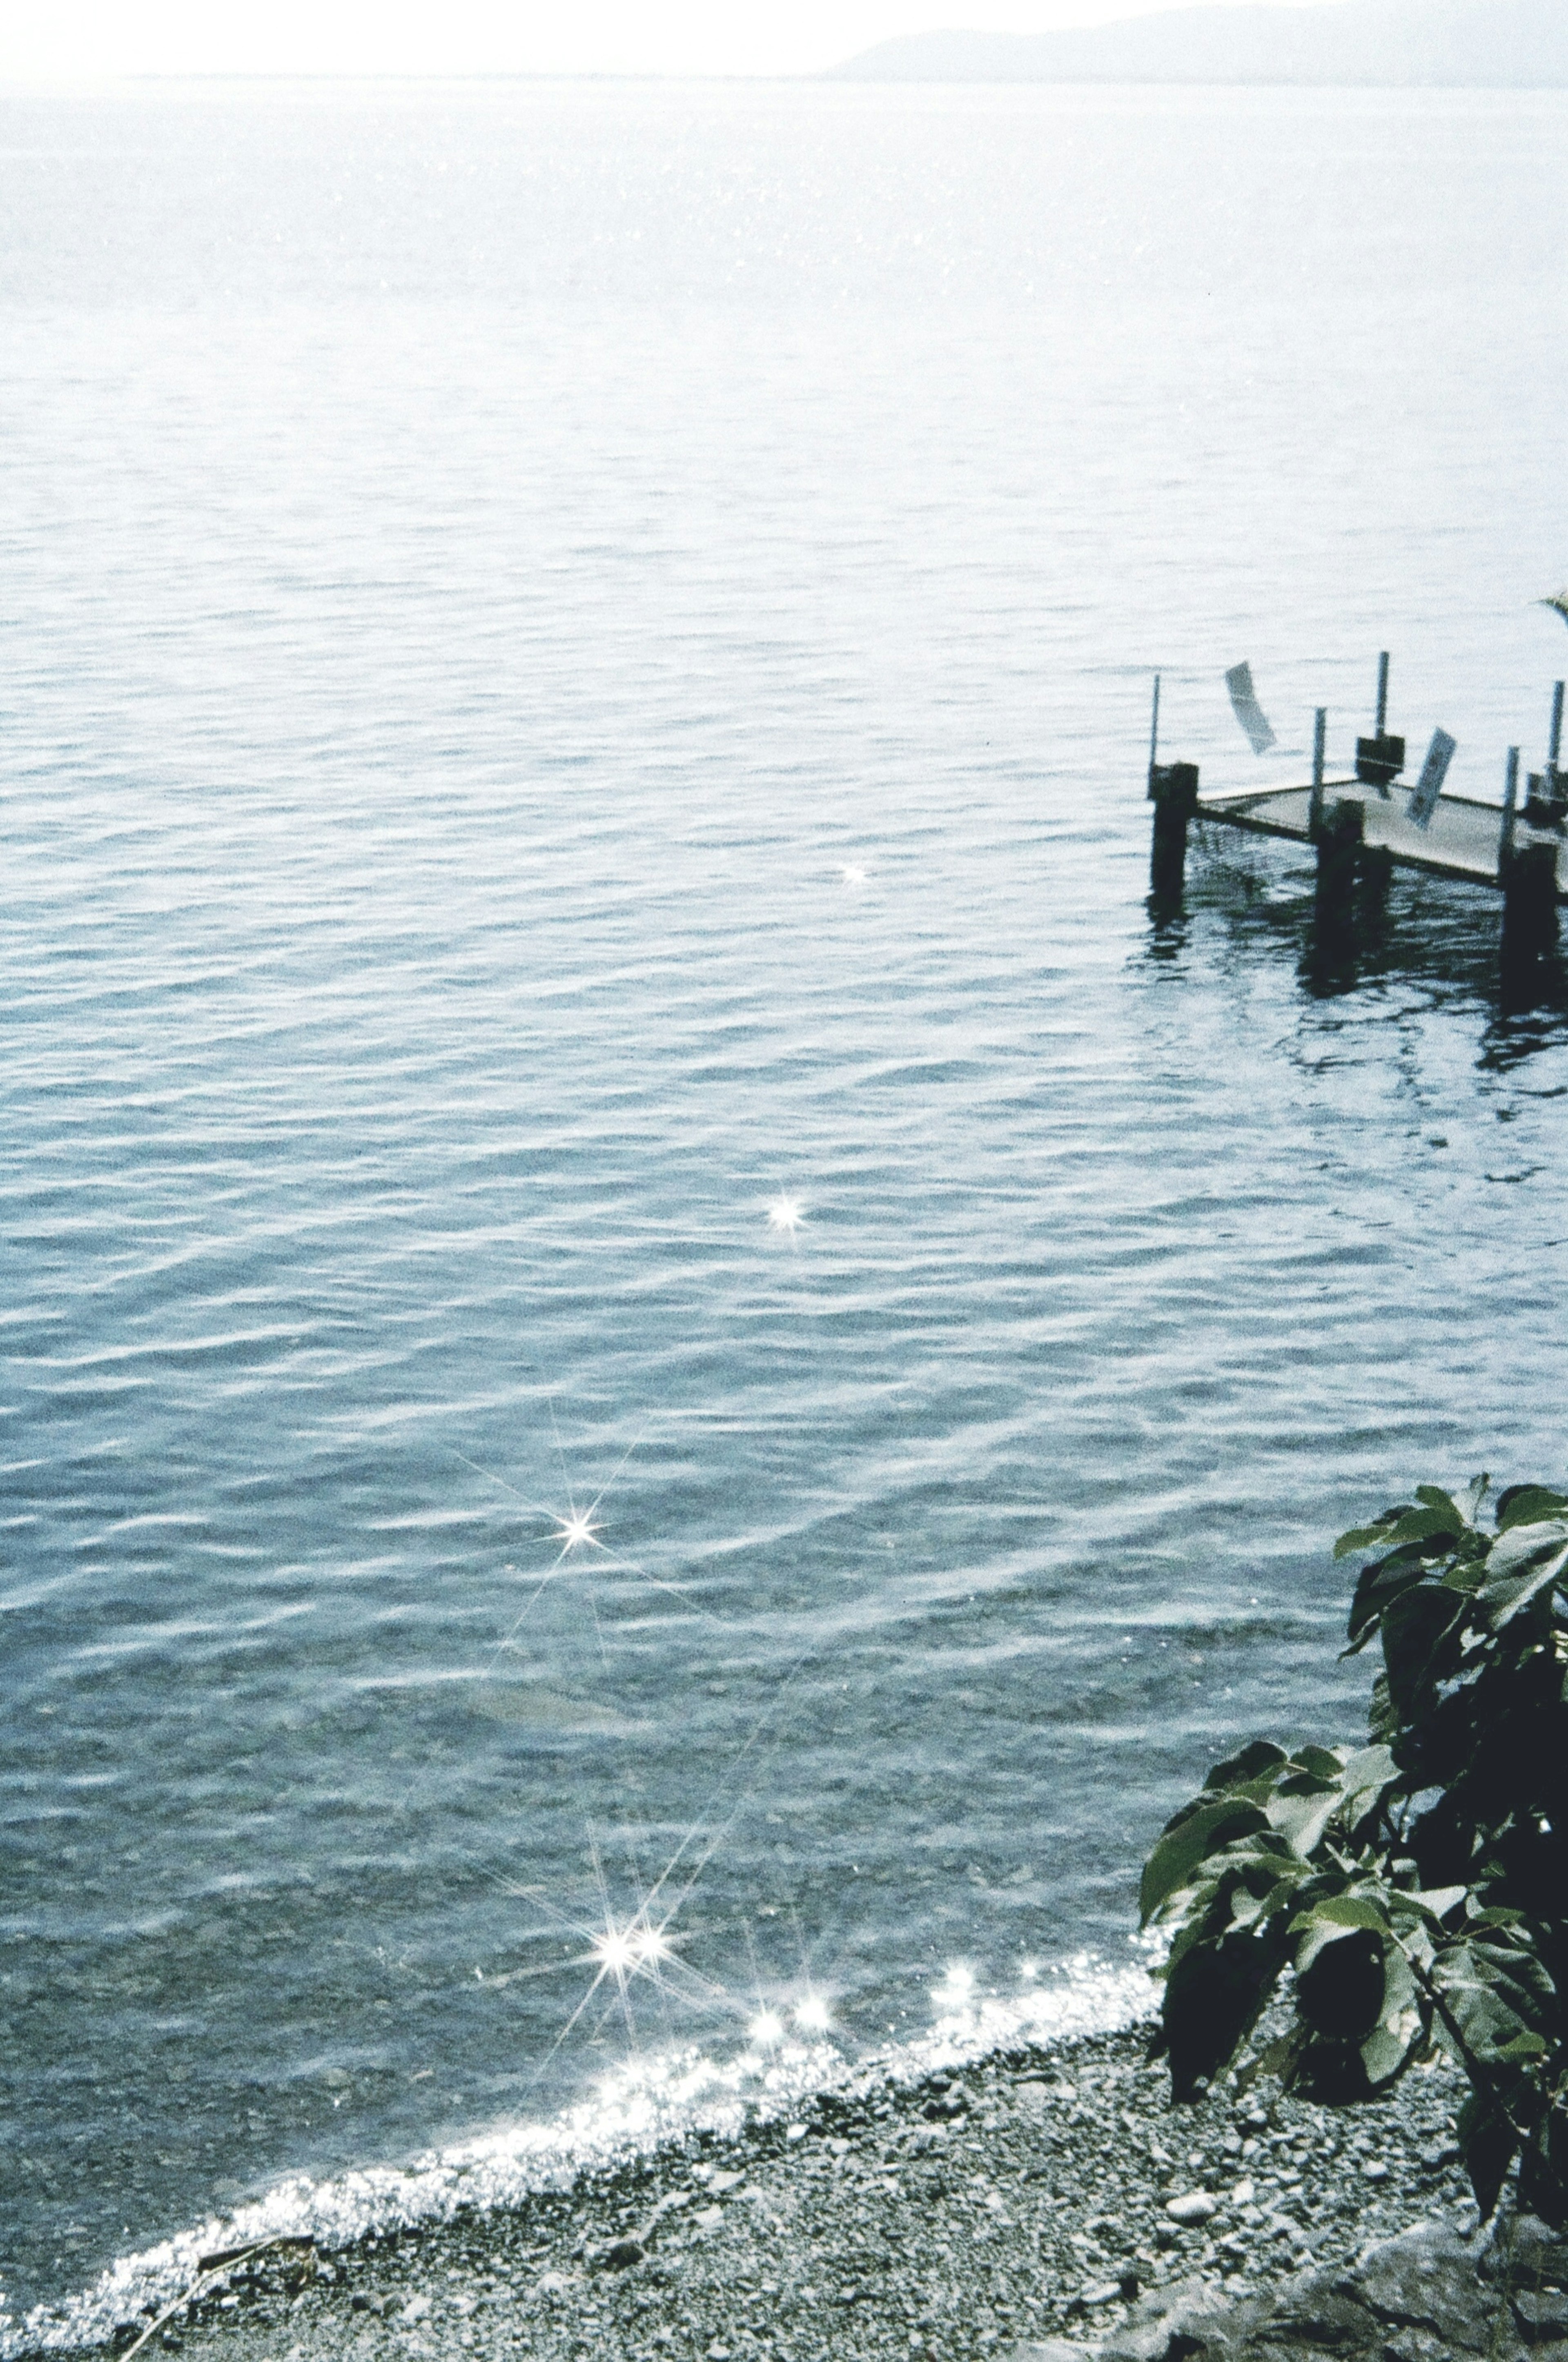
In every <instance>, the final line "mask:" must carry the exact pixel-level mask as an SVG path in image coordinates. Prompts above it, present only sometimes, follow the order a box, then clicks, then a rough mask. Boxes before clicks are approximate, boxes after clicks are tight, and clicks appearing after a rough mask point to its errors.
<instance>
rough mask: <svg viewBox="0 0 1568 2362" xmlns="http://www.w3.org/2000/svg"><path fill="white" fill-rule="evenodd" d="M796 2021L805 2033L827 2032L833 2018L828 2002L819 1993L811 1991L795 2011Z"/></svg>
mask: <svg viewBox="0 0 1568 2362" xmlns="http://www.w3.org/2000/svg"><path fill="white" fill-rule="evenodd" d="M795 2023H796V2025H798V2026H799V2027H800V2028H801V2032H802V2033H803V2034H825V2033H826V2032H827V2030H828V2027H829V2026H830V2025H832V2024H833V2019H832V2017H831V2015H830V2014H829V2012H828V2005H827V2003H826V2002H825V2001H823V1999H822V1998H821V1996H820V1995H819V1994H817V1993H809V1994H808V1995H807V1997H806V1999H805V2000H804V2001H803V2002H801V2004H800V2006H799V2007H798V2008H797V2010H796V2012H795Z"/></svg>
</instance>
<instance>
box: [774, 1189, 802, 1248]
mask: <svg viewBox="0 0 1568 2362" xmlns="http://www.w3.org/2000/svg"><path fill="white" fill-rule="evenodd" d="M805 1219H806V1209H805V1208H804V1206H803V1205H802V1204H801V1200H800V1198H790V1197H786V1196H783V1195H780V1196H778V1197H777V1198H774V1200H773V1202H772V1204H771V1205H770V1206H769V1207H768V1209H767V1227H768V1229H769V1230H770V1231H782V1232H783V1233H784V1235H785V1237H786V1238H790V1239H792V1238H793V1237H794V1235H795V1233H796V1231H798V1230H799V1229H800V1227H801V1223H802V1222H803V1221H804V1220H805Z"/></svg>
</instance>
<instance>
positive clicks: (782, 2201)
mask: <svg viewBox="0 0 1568 2362" xmlns="http://www.w3.org/2000/svg"><path fill="white" fill-rule="evenodd" d="M1150 2031H1151V2028H1150V2025H1149V2023H1148V2022H1147V2020H1137V2021H1134V2020H1132V2019H1131V2018H1129V2019H1128V2020H1127V2021H1126V2022H1124V2023H1122V2024H1121V2025H1118V2026H1115V2027H1110V2028H1106V2029H1100V2030H1096V2031H1083V2030H1077V2031H1075V2030H1063V2031H1060V2032H1058V2033H1057V2034H1056V2035H1055V2036H1050V2035H1036V2036H1034V2037H1032V2036H1030V2034H1029V2032H1028V2030H1027V2028H1025V2027H1023V2026H1021V2025H1019V2024H1017V2023H1014V2024H1013V2025H1011V2026H1010V2027H1003V2026H1001V2025H999V2024H998V2023H997V2022H996V2020H995V2018H994V2017H993V2019H992V2022H991V2023H990V2025H989V2026H988V2036H989V2037H990V2038H988V2039H980V2040H975V2039H971V2041H970V2042H969V2044H968V2045H967V2047H966V2045H965V2043H964V2041H963V2039H962V2031H961V2028H960V2027H959V2026H958V2025H956V2024H951V2025H948V2026H946V2027H944V2028H939V2029H937V2030H935V2031H933V2036H931V2037H929V2038H928V2040H927V2041H926V2042H925V2043H923V2044H921V2045H918V2046H910V2047H908V2048H907V2049H905V2050H904V2051H902V2052H900V2056H899V2058H898V2059H897V2060H896V2061H894V2060H893V2059H890V2058H887V2057H883V2058H879V2059H878V2060H876V2061H874V2062H870V2063H868V2064H867V2065H865V2066H863V2067H861V2068H860V2069H858V2070H853V2071H849V2072H845V2073H843V2074H841V2075H840V2076H839V2077H837V2078H836V2079H834V2080H831V2081H819V2082H818V2083H816V2084H815V2086H814V2087H812V2088H811V2089H810V2090H807V2089H805V2088H803V2087H801V2088H798V2089H797V2090H796V2091H795V2092H792V2093H791V2092H788V2091H785V2090H783V2089H779V2088H776V2090H775V2092H773V2093H772V2094H771V2095H770V2099H769V2101H768V2102H767V2103H763V2104H761V2105H758V2104H757V2103H756V2100H755V2099H754V2100H753V2101H752V2102H751V2103H749V2104H748V2103H747V2102H746V2101H745V2100H741V2099H739V2098H737V2099H736V2101H735V2103H734V2106H733V2107H732V2108H731V2109H730V2111H729V2112H728V2117H727V2120H725V2118H724V2117H723V2114H722V2113H721V2112H718V2111H715V2112H714V2113H713V2115H712V2117H711V2118H710V2120H709V2121H706V2122H703V2123H700V2124H699V2123H697V2122H695V2121H691V2122H689V2123H688V2124H687V2125H686V2126H685V2127H684V2129H682V2130H680V2131H679V2132H674V2133H670V2134H668V2135H667V2136H665V2137H664V2138H663V2139H662V2140H660V2141H659V2142H658V2143H657V2145H650V2146H645V2147H622V2148H621V2150H620V2151H619V2152H618V2153H610V2152H602V2153H601V2154H600V2155H599V2156H598V2157H597V2158H590V2157H587V2156H584V2157H582V2158H580V2159H579V2161H578V2163H577V2165H576V2168H575V2169H574V2170H571V2171H565V2170H559V2171H557V2172H556V2173H555V2174H553V2175H551V2176H550V2177H549V2178H545V2177H543V2176H541V2178H540V2179H539V2180H537V2181H536V2183H535V2185H534V2186H533V2187H532V2188H530V2189H528V2190H526V2191H517V2192H515V2193H514V2194H513V2195H512V2196H510V2197H507V2198H497V2197H495V2196H493V2195H491V2196H490V2197H486V2196H484V2195H482V2194H480V2192H481V2190H482V2188H483V2185H482V2184H480V2185H477V2186H476V2185H475V2184H474V2183H473V2182H472V2180H471V2177H470V2178H469V2186H468V2187H465V2186H464V2180H463V2177H462V2176H461V2174H460V2170H459V2169H456V2168H454V2169H453V2180H452V2182H451V2185H450V2188H449V2193H448V2203H447V2207H446V2209H445V2211H444V2212H443V2213H436V2212H434V2211H431V2210H429V2209H427V2210H426V2211H425V2213H423V2214H421V2215H419V2216H408V2215H406V2214H405V2215H403V2216H402V2217H400V2216H399V2215H398V2214H397V2213H396V2212H395V2211H394V2210H393V2209H392V2207H391V2206H390V2205H387V2206H386V2207H385V2208H384V2211H383V2212H382V2213H381V2215H380V2216H379V2218H377V2219H375V2220H371V2219H370V2218H369V2217H366V2218H364V2219H362V2220H361V2223H360V2224H359V2228H358V2229H357V2230H355V2231H353V2232H351V2233H350V2234H349V2235H347V2236H339V2237H337V2238H334V2236H333V2235H332V2234H331V2232H330V2231H329V2230H328V2229H327V2228H326V2225H325V2224H324V2225H323V2228H322V2229H321V2231H320V2232H318V2234H317V2235H315V2241H314V2245H313V2244H311V2243H310V2242H309V2241H305V2242H300V2241H298V2240H297V2239H296V2241H295V2244H293V2246H290V2245H287V2244H286V2242H287V2240H288V2236H289V2235H288V2234H287V2233H286V2232H285V2231H284V2230H282V2227H280V2228H279V2229H278V2230H277V2231H276V2232H275V2233H274V2234H273V2236H274V2238H275V2240H276V2241H277V2243H278V2244H275V2245H273V2246H270V2247H267V2248H265V2249H263V2250H262V2251H260V2252H259V2253H256V2254H254V2255H252V2256H249V2257H243V2258H241V2259H240V2260H239V2261H237V2263H236V2264H235V2266H234V2267H233V2268H232V2269H230V2270H228V2271H226V2272H219V2273H215V2274H213V2275H212V2276H210V2277H209V2279H207V2280H206V2282H205V2283H204V2286H203V2288H202V2290H201V2292H200V2294H199V2295H198V2296H197V2297H196V2298H195V2299H194V2300H193V2302H192V2303H191V2304H190V2305H189V2306H188V2307H187V2308H186V2309H184V2310H183V2311H182V2312H175V2313H174V2314H173V2316H172V2317H171V2319H170V2320H169V2322H168V2323H167V2324H166V2325H164V2326H163V2327H162V2328H161V2330H160V2332H159V2333H158V2334H156V2335H154V2336H153V2337H152V2338H151V2339H150V2340H149V2345H148V2346H147V2347H146V2348H144V2350H146V2351H149V2352H151V2353H153V2354H155V2355H160V2354H162V2353H164V2352H172V2351H178V2350H180V2349H182V2348H186V2347H189V2348H192V2349H193V2350H196V2349H199V2350H201V2351H202V2352H205V2350H206V2349H207V2348H208V2347H209V2346H210V2347H213V2348H214V2349H215V2352H214V2357H213V2362H327V2357H328V2356H342V2355H343V2354H345V2353H349V2354H352V2355H353V2356H356V2357H358V2362H370V2357H371V2356H382V2355H384V2356H387V2357H388V2362H392V2357H407V2362H425V2357H440V2362H458V2357H459V2356H468V2355H470V2354H476V2353H477V2354H480V2355H483V2354H485V2353H488V2352H490V2351H492V2350H493V2351H496V2352H498V2353H499V2352H501V2351H502V2350H504V2351H507V2352H515V2351H526V2352H530V2353H536V2354H539V2355H541V2356H552V2357H553V2356H563V2357H565V2356H570V2355H572V2354H580V2353H583V2352H585V2351H586V2352H591V2353H592V2354H594V2355H599V2354H603V2355H606V2356H627V2357H634V2356H650V2357H651V2356H660V2355H665V2354H690V2355H692V2356H712V2357H713V2362H719V2355H720V2353H721V2352H722V2353H723V2354H727V2355H729V2356H740V2355H741V2354H745V2355H747V2356H756V2357H758V2362H761V2357H766V2356H777V2357H780V2362H806V2357H813V2356H823V2357H826V2356H830V2355H831V2356H834V2357H835V2362H836V2357H839V2356H844V2355H845V2354H850V2355H867V2356H886V2355H891V2354H893V2353H898V2354H900V2355H914V2356H931V2357H939V2362H946V2357H949V2356H953V2357H959V2356H965V2357H968V2356H976V2357H979V2356H986V2355H988V2354H989V2353H990V2352H991V2351H992V2349H993V2348H998V2347H1000V2348H1002V2349H1003V2350H1005V2346H1006V2344H1007V2343H1008V2342H1010V2341H1011V2340H1014V2339H1019V2338H1027V2337H1030V2336H1045V2335H1064V2334H1066V2335H1068V2336H1074V2335H1077V2336H1089V2335H1103V2334H1106V2332H1108V2331H1109V2330H1110V2329H1112V2328H1114V2327H1115V2325H1116V2324H1117V2323H1119V2322H1120V2321H1121V2320H1124V2319H1125V2318H1126V2315H1127V2312H1128V2310H1129V2308H1130V2306H1131V2304H1132V2302H1133V2301H1136V2299H1137V2297H1138V2296H1139V2295H1140V2294H1141V2293H1146V2292H1147V2291H1148V2290H1151V2289H1157V2288H1159V2287H1160V2286H1162V2285H1165V2284H1168V2283H1170V2282H1174V2281H1176V2280H1178V2279H1190V2278H1192V2277H1193V2276H1194V2275H1196V2276H1198V2277H1199V2278H1201V2279H1206V2280H1208V2281H1209V2282H1210V2283H1211V2284H1212V2286H1213V2287H1214V2289H1215V2290H1216V2291H1217V2292H1220V2293H1227V2294H1233V2295H1255V2294H1260V2293H1268V2292H1270V2291H1272V2290H1275V2289H1276V2288H1278V2287H1280V2286H1282V2285H1284V2284H1286V2282H1288V2281H1289V2280H1290V2279H1293V2278H1295V2277H1296V2276H1297V2275H1298V2274H1299V2273H1301V2272H1303V2271H1305V2270H1307V2269H1309V2268H1316V2267H1320V2266H1322V2265H1324V2264H1329V2263H1338V2262H1340V2261H1341V2260H1347V2259H1349V2258H1350V2257H1353V2256H1355V2255H1356V2254H1359V2253H1360V2252H1361V2250H1362V2249H1363V2248H1364V2246H1367V2245H1369V2244H1371V2243H1373V2242H1375V2241H1376V2240H1379V2239H1382V2238H1385V2237H1387V2236H1389V2235H1392V2234H1394V2233H1396V2232H1397V2231H1399V2230H1403V2229H1405V2228H1407V2227H1408V2226H1409V2225H1410V2224H1413V2223H1415V2222H1418V2221H1423V2220H1432V2219H1434V2218H1437V2219H1441V2220H1443V2221H1444V2222H1445V2223H1446V2224H1448V2226H1449V2227H1450V2228H1454V2227H1457V2228H1459V2229H1460V2231H1461V2233H1462V2235H1463V2234H1465V2233H1467V2232H1468V2231H1469V2230H1470V2229H1471V2228H1472V2227H1473V2226H1474V2222H1475V2219H1476V2218H1475V2210H1474V2205H1473V2203H1472V2202H1471V2201H1470V2199H1469V2194H1468V2191H1467V2189H1466V2187H1465V2185H1464V2183H1463V2178H1462V2176H1461V2175H1460V2173H1459V2170H1458V2163H1457V2149H1456V2147H1454V2145H1453V2142H1452V2114H1453V2110H1454V2108H1455V2106H1456V2105H1457V2103H1458V2100H1459V2098H1460V2096H1461V2093H1460V2091H1459V2087H1458V2085H1457V2083H1456V2081H1455V2080H1454V2078H1453V2077H1452V2074H1451V2073H1449V2072H1448V2071H1447V2070H1444V2069H1441V2068H1439V2069H1434V2070H1430V2071H1422V2072H1418V2073H1415V2074H1413V2075H1411V2076H1410V2077H1408V2079H1407V2080H1406V2082H1405V2083H1404V2084H1403V2085H1401V2086H1400V2088H1399V2089H1398V2091H1397V2092H1396V2093H1394V2094H1393V2095H1392V2096H1391V2097H1390V2098H1388V2099H1387V2100H1385V2101H1383V2102H1380V2103H1375V2104H1368V2105H1365V2106H1363V2107H1360V2108H1355V2109H1342V2110H1338V2111H1333V2110H1329V2109H1326V2108H1320V2107H1316V2106H1314V2105H1311V2104H1310V2103H1305V2102H1299V2101H1295V2100H1291V2099H1287V2098H1285V2097H1284V2096H1283V2095H1280V2094H1279V2093H1277V2092H1274V2091H1272V2090H1269V2091H1255V2092H1249V2093H1244V2094H1242V2093H1238V2092H1236V2091H1235V2090H1234V2089H1233V2088H1231V2089H1227V2090H1225V2091H1220V2092H1215V2093H1212V2094H1210V2095H1209V2097H1207V2098H1206V2099H1205V2100H1204V2101H1203V2102H1201V2103H1199V2104H1198V2106H1197V2107H1195V2108H1181V2109H1176V2108H1174V2107H1173V2106H1172V2105H1171V2103H1170V2101H1169V2087H1168V2079H1167V2078H1166V2076H1165V2072H1164V2070H1163V2069H1161V2068H1160V2067H1158V2066H1157V2065H1154V2064H1153V2063H1151V2061H1150V2060H1149V2058H1148V2047H1149V2041H1148V2037H1149V2033H1150ZM971 2032H972V2035H978V2033H979V2027H978V2025H977V2022H975V2021H971ZM917 2054H918V2055H917ZM775 2103H776V2104H775ZM1195 2193H1203V2194H1204V2195H1205V2196H1206V2197H1207V2198H1208V2199H1209V2200H1210V2201H1211V2204H1210V2205H1209V2209H1208V2211H1207V2212H1204V2210H1202V2209H1192V2210H1189V2213H1191V2214H1193V2215H1194V2216H1195V2217H1196V2219H1191V2220H1185V2219H1179V2218H1176V2217H1173V2216H1172V2215H1171V2213H1170V2212H1169V2208H1170V2204H1171V2202H1172V2200H1173V2199H1174V2198H1181V2197H1184V2196H1186V2197H1188V2198H1191V2197H1192V2196H1193V2195H1194V2194H1195ZM389 2194H390V2193H388V2192H386V2191H383V2192H382V2196H383V2198H385V2197H387V2196H388V2195H389ZM427 2194H428V2193H427ZM257 2213H258V2210H255V2209H252V2210H247V2211H246V2213H245V2214H244V2215H243V2216H241V2215H239V2214H237V2215H236V2216H234V2217H231V2218H227V2221H226V2227H225V2237H226V2244H227V2245H228V2246H242V2245H244V2244H245V2243H246V2241H247V2239H248V2238H254V2237H258V2236H260V2237H263V2238H264V2237H266V2236H267V2233H266V2232H265V2231H263V2230H261V2229H260V2227H259V2224H258V2223H257V2221H256V2220H255V2217H256V2215H257ZM204 2236H205V2235H204ZM200 2244H201V2243H200V2241H196V2242H194V2243H193V2245H200ZM176 2248H178V2249H179V2251H180V2252H179V2254H176V2252H175V2250H176ZM161 2252H162V2253H163V2254H164V2256H165V2257H166V2264H167V2270H166V2273H165V2278H166V2279H173V2278H175V2277H176V2276H177V2273H178V2270H179V2269H180V2268H181V2260H182V2257H184V2261H185V2264H186V2267H187V2269H188V2266H189V2263H190V2261H191V2260H193V2258H192V2257H185V2256H184V2246H183V2243H171V2246H170V2247H169V2249H167V2250H165V2251H161ZM142 2260H143V2262H144V2264H145V2262H146V2260H147V2259H142ZM109 2277H110V2278H111V2279H112V2278H113V2276H112V2275H111V2276H109ZM95 2293H96V2295H97V2297H98V2299H99V2301H98V2303H97V2305H96V2306H95V2315H96V2317H95V2319H94V2322H93V2323H92V2325H91V2328H89V2323H88V2321H87V2318H86V2317H85V2315H84V2314H83V2312H82V2311H81V2309H80V2308H77V2309H76V2311H75V2312H73V2314H72V2323H73V2326H72V2330H71V2333H70V2334H66V2323H64V2322H61V2323H59V2324H58V2327H57V2330H56V2332H55V2334H52V2335H50V2336H48V2337H46V2338H38V2337H34V2338H32V2339H28V2338H27V2337H25V2336H24V2337H22V2338H20V2339H18V2340H17V2341H15V2342H14V2343H13V2345H12V2346H11V2352H12V2353H13V2354H14V2355H16V2356H26V2355H29V2354H42V2353H45V2352H49V2353H57V2354H58V2353H63V2352H72V2351H75V2352H81V2351H85V2350H89V2349H90V2348H92V2347H94V2346H98V2347H102V2346H103V2345H105V2344H106V2345H111V2346H112V2347H114V2348H115V2349H116V2350H125V2349H127V2348H128V2346H129V2345H130V2343H131V2341H132V2338H133V2336H136V2337H139V2336H140V2335H141V2334H142V2333H143V2331H145V2330H146V2329H148V2328H149V2324H150V2323H151V2322H152V2321H153V2320H154V2319H155V2318H156V2317H157V2315H158V2314H160V2313H161V2312H166V2311H167V2310H168V2308H169V2304H170V2303H171V2301H174V2300H176V2299H177V2298H178V2296H179V2293H180V2290H179V2289H178V2287H175V2288H174V2289H173V2290H172V2291H171V2295H170V2296H162V2295H160V2296H158V2297H155V2296H154V2295H153V2294H152V2293H151V2292H150V2276H146V2279H145V2292H143V2293H141V2294H140V2295H139V2298H138V2302H137V2303H135V2304H133V2303H131V2302H130V2301H129V2300H130V2297H131V2289H130V2287H129V2285H128V2283H127V2282H125V2281H123V2280H122V2281H121V2282H120V2283H119V2284H118V2285H117V2288H116V2289H115V2290H111V2289H110V2288H109V2287H106V2286H101V2287H100V2290H98V2291H96V2292H95ZM116 2295H117V2297H118V2304H117V2306H116V2302H115V2301H112V2300H113V2299H114V2297H115V2296H116ZM111 2313H113V2314H114V2315H115V2318H113V2319H110V2318H109V2317H108V2316H109V2314H111ZM220 2348H221V2352H219V2351H217V2350H216V2349H220Z"/></svg>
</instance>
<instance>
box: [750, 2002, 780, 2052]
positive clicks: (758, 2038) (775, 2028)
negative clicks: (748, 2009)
mask: <svg viewBox="0 0 1568 2362" xmlns="http://www.w3.org/2000/svg"><path fill="white" fill-rule="evenodd" d="M751 2038H752V2040H753V2041H754V2042H755V2043H756V2044H757V2045H758V2047H768V2046H771V2045H772V2044H773V2043H775V2042H781V2041H782V2040H783V2038H784V2021H783V2019H782V2018H781V2017H780V2016H779V2015H778V2012H777V2011H776V2010H771V2009H762V2010H758V2012H757V2014H756V2016H755V2017H754V2018H753V2019H752V2021H751Z"/></svg>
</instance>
